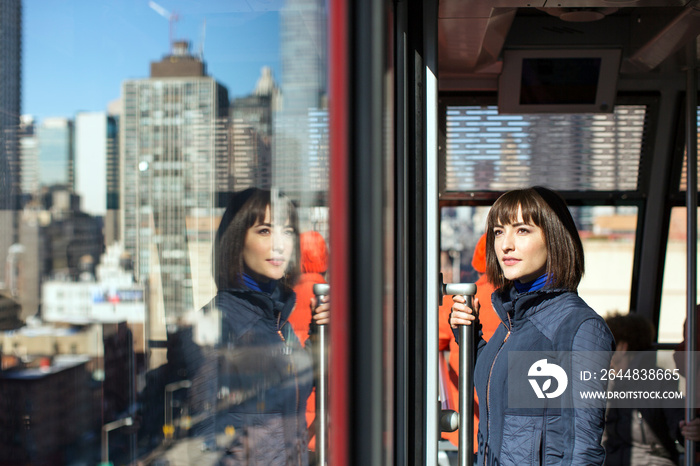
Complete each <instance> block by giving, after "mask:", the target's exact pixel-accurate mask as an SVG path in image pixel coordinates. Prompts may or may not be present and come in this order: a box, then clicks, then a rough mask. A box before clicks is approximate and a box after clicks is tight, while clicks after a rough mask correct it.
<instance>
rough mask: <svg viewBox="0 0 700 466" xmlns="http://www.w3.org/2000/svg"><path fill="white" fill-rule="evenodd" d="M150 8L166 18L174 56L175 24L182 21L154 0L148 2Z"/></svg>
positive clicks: (171, 50)
mask: <svg viewBox="0 0 700 466" xmlns="http://www.w3.org/2000/svg"><path fill="white" fill-rule="evenodd" d="M148 6H150V7H151V8H153V9H154V10H155V11H156V13H158V14H159V15H161V16H162V17H164V18H166V19H167V20H168V22H169V24H170V37H169V40H170V54H171V55H172V53H173V43H174V41H175V23H176V22H177V21H178V20H179V19H180V17H179V16H178V14H177V13H171V12H169V11H168V10H166V9H165V8H163V7H162V6H160V5H158V4H157V3H156V2H154V1H153V0H151V1H149V2H148Z"/></svg>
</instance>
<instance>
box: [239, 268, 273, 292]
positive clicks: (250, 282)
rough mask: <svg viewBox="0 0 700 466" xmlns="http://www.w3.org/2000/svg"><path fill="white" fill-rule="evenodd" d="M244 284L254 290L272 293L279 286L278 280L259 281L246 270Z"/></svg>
mask: <svg viewBox="0 0 700 466" xmlns="http://www.w3.org/2000/svg"><path fill="white" fill-rule="evenodd" d="M243 284H244V285H245V286H246V287H247V288H249V289H251V290H253V291H260V292H262V293H267V294H270V293H272V291H273V290H274V289H275V287H276V286H277V280H270V281H269V282H267V283H258V282H257V281H255V279H254V278H253V277H251V276H250V275H248V274H247V273H245V272H244V273H243Z"/></svg>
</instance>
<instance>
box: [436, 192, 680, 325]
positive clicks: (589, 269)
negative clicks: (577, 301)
mask: <svg viewBox="0 0 700 466" xmlns="http://www.w3.org/2000/svg"><path fill="white" fill-rule="evenodd" d="M488 210H489V207H448V208H443V209H442V220H441V230H440V231H441V243H440V244H441V253H442V255H441V267H442V271H443V276H444V277H446V278H445V280H446V281H448V280H449V281H452V282H476V281H477V280H478V279H479V274H478V272H477V271H476V270H474V267H473V260H474V251H475V248H476V245H477V242H478V240H479V237H480V236H481V235H482V234H483V233H484V232H485V227H486V216H487V215H488ZM570 210H571V213H572V216H573V217H574V220H575V221H576V225H577V227H578V230H579V234H580V235H581V240H582V242H583V249H584V254H585V259H586V273H585V275H584V277H583V280H582V281H581V284H580V285H579V294H580V295H581V297H582V298H583V299H584V300H585V301H586V302H587V303H588V305H590V306H591V307H592V308H593V309H594V310H595V311H596V312H598V313H599V314H600V315H602V316H606V315H608V314H611V313H615V312H619V313H622V314H626V313H628V312H629V310H630V309H629V305H630V295H631V288H632V270H633V263H634V248H635V233H636V229H637V208H636V207H618V208H614V207H605V206H598V207H570ZM681 285H682V283H681Z"/></svg>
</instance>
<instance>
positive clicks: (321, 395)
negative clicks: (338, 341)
mask: <svg viewBox="0 0 700 466" xmlns="http://www.w3.org/2000/svg"><path fill="white" fill-rule="evenodd" d="M330 289H331V287H330V285H327V284H325V283H320V284H316V285H314V294H315V295H316V299H317V300H318V302H317V305H318V304H320V300H321V298H322V297H323V296H328V294H329V293H330ZM326 332H327V326H326V325H319V326H318V333H317V340H316V355H317V362H316V364H317V367H316V369H317V374H318V376H317V380H316V459H317V462H316V464H318V465H319V466H325V465H326V464H327V460H326V454H327V451H326V447H327V444H328V443H327V442H328V440H327V438H328V436H327V434H328V415H327V412H328V403H327V393H328V358H327V353H326V348H327V346H326V337H327V333H326Z"/></svg>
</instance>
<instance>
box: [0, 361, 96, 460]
mask: <svg viewBox="0 0 700 466" xmlns="http://www.w3.org/2000/svg"><path fill="white" fill-rule="evenodd" d="M88 363H89V358H88V357H87V356H82V355H70V356H68V355H64V356H60V357H56V358H49V357H42V358H38V359H37V360H36V361H35V363H34V364H32V365H30V366H29V367H26V366H24V365H19V366H17V367H14V368H12V369H7V370H2V371H0V400H2V401H0V402H2V405H1V406H2V409H0V426H3V431H4V432H6V433H8V434H10V435H0V463H3V464H61V463H64V462H66V461H67V458H65V456H64V455H65V453H66V449H67V447H68V446H69V445H71V444H74V445H75V444H76V443H77V442H78V441H79V440H80V438H81V436H83V435H84V433H85V432H89V431H91V430H95V429H96V428H99V422H100V409H99V406H95V400H97V399H99V398H97V397H95V394H96V393H93V388H92V387H93V386H94V385H91V384H90V372H89V370H88Z"/></svg>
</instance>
